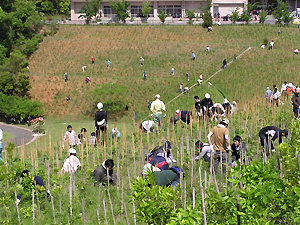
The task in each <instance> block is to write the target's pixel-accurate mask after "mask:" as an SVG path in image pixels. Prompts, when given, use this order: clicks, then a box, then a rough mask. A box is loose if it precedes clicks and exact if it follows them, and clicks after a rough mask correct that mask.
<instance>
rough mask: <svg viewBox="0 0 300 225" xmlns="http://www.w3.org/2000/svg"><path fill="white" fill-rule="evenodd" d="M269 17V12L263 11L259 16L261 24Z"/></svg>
mask: <svg viewBox="0 0 300 225" xmlns="http://www.w3.org/2000/svg"><path fill="white" fill-rule="evenodd" d="M267 16H268V13H267V11H265V10H262V11H261V12H260V14H259V23H264V22H265V21H266V18H267Z"/></svg>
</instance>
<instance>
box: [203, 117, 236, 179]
mask: <svg viewBox="0 0 300 225" xmlns="http://www.w3.org/2000/svg"><path fill="white" fill-rule="evenodd" d="M228 124H229V120H228V119H223V120H222V121H221V122H220V123H219V124H218V125H217V126H215V127H213V128H212V129H211V130H210V132H209V134H208V135H207V140H208V143H209V144H210V148H211V151H214V158H213V159H214V171H215V172H216V173H217V169H218V166H219V163H220V162H221V167H222V171H223V172H225V171H226V164H227V162H226V161H227V159H228V154H227V150H228V149H230V139H229V130H228ZM212 136H213V138H214V139H213V141H212V139H211V137H212Z"/></svg>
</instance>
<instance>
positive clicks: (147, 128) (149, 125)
mask: <svg viewBox="0 0 300 225" xmlns="http://www.w3.org/2000/svg"><path fill="white" fill-rule="evenodd" d="M154 125H155V123H154V121H153V120H146V121H144V122H142V123H141V124H140V129H142V130H143V131H144V132H148V133H151V132H152V130H153V126H154Z"/></svg>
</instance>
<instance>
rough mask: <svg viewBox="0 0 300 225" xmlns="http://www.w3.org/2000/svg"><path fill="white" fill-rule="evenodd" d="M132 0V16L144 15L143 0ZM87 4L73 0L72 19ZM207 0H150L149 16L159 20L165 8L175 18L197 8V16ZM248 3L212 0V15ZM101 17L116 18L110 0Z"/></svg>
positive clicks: (223, 14)
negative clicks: (187, 10)
mask: <svg viewBox="0 0 300 225" xmlns="http://www.w3.org/2000/svg"><path fill="white" fill-rule="evenodd" d="M128 1H129V2H130V16H131V17H140V16H141V15H142V4H143V2H144V1H143V0H140V1H139V0H128ZM84 4H86V2H85V0H71V20H82V19H83V18H80V19H79V18H78V17H79V15H80V13H79V11H80V10H81V7H82V6H83V5H84ZM205 4H206V1H202V0H193V1H185V0H165V1H150V6H151V8H152V10H151V12H150V14H149V17H150V18H151V17H153V19H157V20H158V17H157V16H158V14H159V12H160V11H161V10H165V11H166V13H169V14H170V16H171V17H173V18H184V17H185V10H186V9H189V10H195V14H196V16H200V11H199V9H198V8H199V7H200V6H201V5H205ZM246 5H247V0H212V7H211V11H212V16H213V17H217V16H220V17H223V16H226V15H228V14H231V12H232V11H234V10H235V9H236V8H240V10H241V11H242V9H243V8H244V7H245V6H246ZM99 16H100V17H101V18H114V17H115V14H114V12H113V10H112V9H111V8H110V4H109V0H104V1H103V3H102V4H101V6H100V9H99Z"/></svg>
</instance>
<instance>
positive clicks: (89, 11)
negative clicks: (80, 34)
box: [78, 0, 103, 24]
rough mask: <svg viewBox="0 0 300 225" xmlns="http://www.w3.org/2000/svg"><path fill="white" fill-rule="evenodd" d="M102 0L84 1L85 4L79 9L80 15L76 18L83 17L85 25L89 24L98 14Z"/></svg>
mask: <svg viewBox="0 0 300 225" xmlns="http://www.w3.org/2000/svg"><path fill="white" fill-rule="evenodd" d="M102 1H103V0H92V1H89V0H86V4H84V5H83V6H82V7H81V10H80V11H79V13H83V14H81V15H80V16H79V17H78V18H81V17H84V18H85V22H86V24H89V23H90V22H91V20H92V18H93V17H96V15H97V13H98V12H99V8H100V5H101V3H102Z"/></svg>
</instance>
